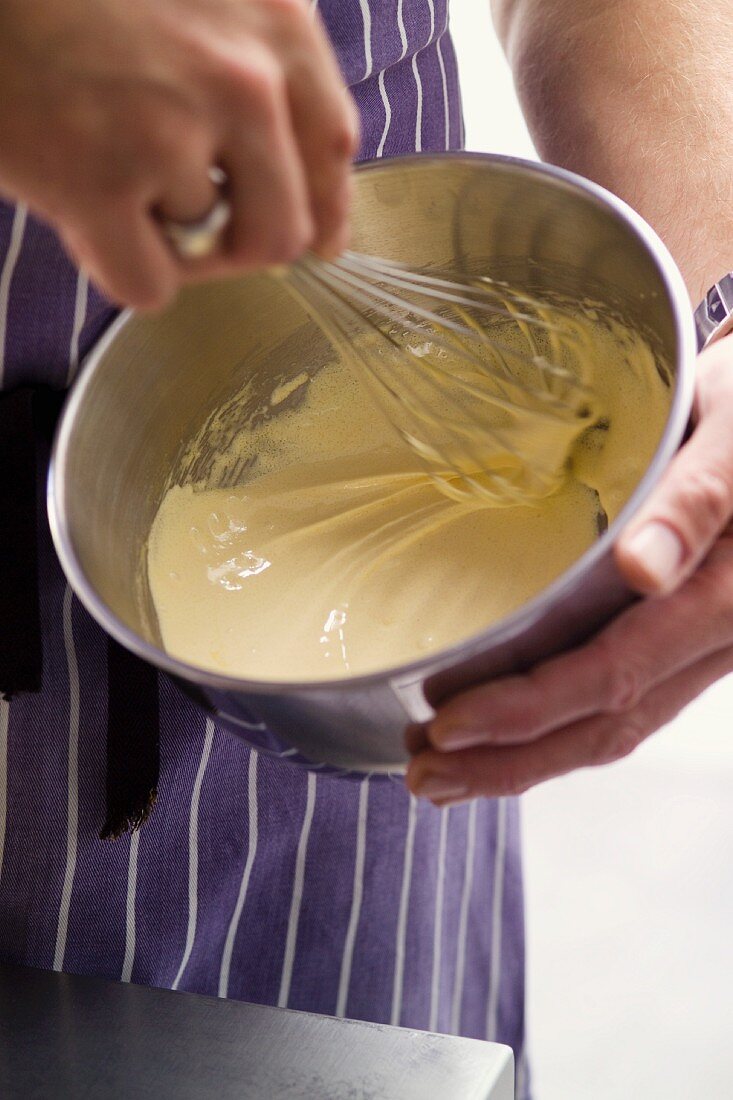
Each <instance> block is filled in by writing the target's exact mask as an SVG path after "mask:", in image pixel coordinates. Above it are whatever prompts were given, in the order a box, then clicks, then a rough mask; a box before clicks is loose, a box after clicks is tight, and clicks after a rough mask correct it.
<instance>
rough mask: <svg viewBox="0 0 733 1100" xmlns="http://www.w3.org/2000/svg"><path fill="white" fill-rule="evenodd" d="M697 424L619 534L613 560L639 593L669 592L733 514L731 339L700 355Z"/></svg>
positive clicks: (702, 553) (732, 339)
mask: <svg viewBox="0 0 733 1100" xmlns="http://www.w3.org/2000/svg"><path fill="white" fill-rule="evenodd" d="M697 410H698V416H699V420H698V425H697V427H696V429H695V431H694V433H693V435H692V437H691V439H690V441H689V442H688V443H687V444H686V445H685V446H684V447H683V448H682V450H681V451H680V453H679V454H678V456H677V457H676V458H675V459H674V461H673V462H672V464H671V465H670V467H669V470H668V471H667V473H666V474H665V476H664V477H663V479H662V481H661V482H660V484H659V486H658V488H657V489H656V491H655V492H654V494H653V495H652V497H651V499H650V500H649V501H648V502H647V504H646V505H645V506H644V507H643V508H642V510H641V511H640V513H639V515H638V516H636V517H635V518H634V520H633V521H632V523H631V524H630V525H629V527H628V529H627V530H626V531H624V532H623V534H622V536H621V538H620V540H619V543H618V546H617V549H616V556H617V561H618V565H619V567H620V569H621V571H622V572H623V574H624V576H625V578H626V579H627V581H628V583H629V584H630V585H631V586H632V587H633V588H634V589H635V590H636V591H638V592H641V593H644V594H648V595H659V594H663V593H665V592H670V591H671V590H672V589H673V588H675V587H677V586H678V585H679V584H680V583H681V582H682V581H683V580H684V579H685V578H686V577H688V576H690V574H691V573H692V572H693V571H694V570H695V568H696V567H697V565H698V564H699V563H700V561H702V559H703V558H704V557H705V555H706V554H707V552H708V551H709V549H710V547H711V546H712V544H713V542H714V541H715V539H716V538H717V536H718V535H719V534H720V532H721V531H722V530H723V528H724V527H726V526H727V524H728V523H729V522H730V520H731V516H732V515H733V338H731V337H728V338H727V339H725V340H722V341H721V342H720V343H719V344H716V345H714V346H713V347H712V348H710V349H709V350H708V351H706V352H704V353H703V354H702V355H701V356H700V359H699V375H698V394H697Z"/></svg>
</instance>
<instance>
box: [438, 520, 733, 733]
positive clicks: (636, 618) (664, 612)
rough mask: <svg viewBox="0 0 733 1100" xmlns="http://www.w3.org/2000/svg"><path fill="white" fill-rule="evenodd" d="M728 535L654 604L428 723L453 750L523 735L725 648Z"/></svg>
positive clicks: (619, 710) (617, 708) (611, 701)
mask: <svg viewBox="0 0 733 1100" xmlns="http://www.w3.org/2000/svg"><path fill="white" fill-rule="evenodd" d="M732 557H733V545H731V540H726V541H725V542H724V543H721V545H720V547H719V548H716V552H715V556H714V558H713V559H711V562H710V563H709V565H706V567H705V571H704V572H702V573H700V574H699V575H698V576H696V577H693V578H692V579H691V580H690V581H688V583H687V584H686V585H684V586H683V588H681V589H680V590H679V591H678V592H676V593H673V594H672V595H671V596H668V597H666V598H665V599H664V600H660V601H653V602H652V601H644V602H639V603H637V604H634V605H633V606H632V607H631V608H629V609H628V610H627V611H625V612H624V613H623V614H622V615H620V616H619V617H618V618H617V619H614V620H613V621H612V622H611V623H610V624H609V625H608V626H607V627H605V629H604V630H603V631H601V633H600V634H598V635H596V636H595V637H594V638H593V639H592V640H591V641H590V642H588V643H587V644H586V645H584V646H581V647H580V648H578V649H575V650H571V651H570V652H568V653H563V654H561V655H560V656H559V657H555V658H552V659H551V660H549V661H545V662H543V663H542V664H540V665H538V666H537V667H536V668H535V669H533V670H532V671H531V672H529V673H527V674H525V675H521V676H508V677H504V678H502V679H500V680H495V681H493V682H491V683H488V684H484V685H482V686H481V687H477V688H474V689H473V690H471V691H467V692H464V693H462V694H461V695H457V696H456V697H455V698H453V699H451V700H449V701H448V702H447V703H445V704H444V705H443V706H442V707H440V708H439V710H438V713H437V715H436V717H435V718H434V719H433V721H432V722H431V723H430V724H429V726H428V731H427V732H428V737H429V739H430V742H431V743H432V744H433V745H434V746H435V747H436V748H439V749H443V750H454V749H460V748H468V747H470V746H474V745H480V744H494V745H506V744H518V743H521V742H525V741H533V740H536V739H537V738H539V737H542V736H543V735H544V734H546V733H548V732H549V731H551V730H553V729H557V728H559V727H561V726H564V725H567V724H569V723H571V722H576V721H578V720H579V719H581V718H584V717H586V716H588V715H591V714H596V713H603V714H610V715H618V714H624V713H627V712H629V711H630V710H631V709H633V707H634V706H635V705H636V704H637V703H638V702H639V700H640V699H641V698H643V697H644V695H645V694H646V693H647V692H648V691H649V689H650V688H652V687H654V686H655V685H656V684H658V683H661V682H663V681H665V680H667V679H668V678H669V677H670V676H672V675H674V674H675V673H676V672H678V671H679V670H681V669H683V668H684V667H685V666H686V665H689V664H690V663H691V662H692V661H695V660H698V659H700V658H702V657H705V656H707V655H708V654H710V653H714V652H715V651H717V650H719V649H721V648H723V647H724V646H727V645H728V644H733V583H732V579H733V578H732V575H731V574H732V572H733V570H732V568H731V558H732Z"/></svg>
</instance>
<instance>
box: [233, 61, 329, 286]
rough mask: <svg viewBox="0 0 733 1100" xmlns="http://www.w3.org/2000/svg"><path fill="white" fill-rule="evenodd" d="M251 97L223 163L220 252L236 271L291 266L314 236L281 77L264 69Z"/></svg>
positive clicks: (305, 187) (251, 89) (274, 69)
mask: <svg viewBox="0 0 733 1100" xmlns="http://www.w3.org/2000/svg"><path fill="white" fill-rule="evenodd" d="M249 95H250V98H249V101H248V103H247V111H246V114H245V115H244V116H243V117H247V118H248V123H247V125H246V127H245V125H244V123H243V124H242V125H241V127H238V128H237V130H235V131H233V132H231V133H230V135H229V142H228V145H227V147H226V148H225V149H224V150H223V153H222V157H221V162H222V167H223V168H224V171H225V172H226V175H227V180H228V184H227V193H228V197H229V200H230V202H231V205H232V220H231V225H230V227H229V229H228V231H227V234H226V238H225V242H224V248H223V252H224V256H225V260H226V261H228V262H229V264H230V265H231V266H234V267H236V268H237V269H238V270H247V269H250V268H256V267H262V266H267V265H268V264H278V263H290V262H291V261H292V260H295V259H296V258H297V257H298V256H299V255H301V253H302V252H303V251H305V249H306V248H307V247H308V246H309V244H310V242H311V240H312V239H313V233H314V225H313V219H312V215H311V210H310V202H309V196H308V188H307V183H306V178H305V171H304V167H303V162H302V158H301V155H300V152H299V150H298V147H297V143H296V141H295V136H294V134H293V131H292V126H291V121H290V108H289V104H288V100H287V88H286V85H285V83H284V80H283V78H282V75H281V74H280V73H279V72H278V70H277V69H276V68H274V67H271V68H268V67H266V66H264V67H263V69H262V72H261V73H260V74H259V76H258V79H257V81H256V82H255V84H254V85H253V86H252V87H251V88H250V89H249Z"/></svg>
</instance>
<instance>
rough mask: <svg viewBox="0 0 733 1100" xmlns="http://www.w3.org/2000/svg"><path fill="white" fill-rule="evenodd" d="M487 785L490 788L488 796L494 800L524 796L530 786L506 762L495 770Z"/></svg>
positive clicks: (516, 770) (515, 769)
mask: <svg viewBox="0 0 733 1100" xmlns="http://www.w3.org/2000/svg"><path fill="white" fill-rule="evenodd" d="M489 785H490V787H491V790H490V794H491V795H492V797H494V798H513V797H514V796H516V795H520V794H524V792H525V791H526V790H528V788H529V786H530V784H528V783H527V781H526V779H525V778H524V776H522V775H520V773H519V771H518V769H517V768H515V767H512V766H511V765H509V764H508V763H507V762H504V764H503V765H502V767H500V768H496V770H495V772H494V773H493V774H492V776H491V782H490V784H489Z"/></svg>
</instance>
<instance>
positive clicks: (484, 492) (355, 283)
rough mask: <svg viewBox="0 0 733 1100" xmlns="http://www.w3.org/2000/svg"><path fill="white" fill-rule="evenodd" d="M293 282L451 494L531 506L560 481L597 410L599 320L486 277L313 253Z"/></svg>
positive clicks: (292, 274)
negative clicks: (594, 370)
mask: <svg viewBox="0 0 733 1100" xmlns="http://www.w3.org/2000/svg"><path fill="white" fill-rule="evenodd" d="M284 278H285V279H286V281H287V284H288V286H289V288H290V290H291V291H292V292H293V293H294V294H295V296H296V297H297V298H298V299H299V300H300V301H301V303H302V304H303V305H304V307H305V308H306V309H307V311H308V312H309V314H310V315H311V317H312V318H313V319H314V320H315V321H316V323H317V324H318V325H319V327H320V328H321V329H322V331H323V332H324V333H325V334H326V335H327V336H328V337H329V339H330V340H331V341H332V343H333V344H334V345H335V346H336V347H337V349H338V350H340V351H341V352H342V354H343V355H344V356H346V357H347V359H353V358H356V359H357V360H358V361H359V362H360V364H361V365H362V366H363V368H364V376H365V377H366V378H367V379H368V381H369V382H370V384H371V386H372V390H373V392H374V394H375V396H376V398H377V400H378V401H379V403H380V404H381V406H382V409H383V411H384V413H385V415H386V416H387V417H388V419H389V420H390V422H391V423H392V425H393V426H394V427H395V428H396V429H397V431H398V432H399V433H400V435H401V436H402V437H403V439H405V440H406V442H407V443H408V444H409V446H410V447H411V448H412V449H413V451H414V452H415V453H417V454H418V455H419V456H420V458H421V459H422V461H423V463H424V464H425V466H426V468H427V470H428V472H429V473H430V475H431V477H433V479H434V480H435V481H436V483H437V484H438V486H439V488H440V489H441V490H442V491H443V492H444V493H446V494H447V495H449V496H451V497H453V498H455V499H458V500H467V499H471V498H473V499H474V500H475V498H476V497H479V498H481V499H484V500H487V501H490V502H491V503H493V504H515V503H527V502H530V501H531V500H533V499H538V498H541V497H544V496H547V495H548V494H549V493H551V492H553V491H554V490H555V489H556V488H557V487H558V486H559V485H560V483H561V482H562V480H563V479H564V476H565V472H566V468H567V460H568V456H569V453H570V450H571V448H572V445H573V443H574V441H575V440H576V439H577V437H578V436H579V435H580V434H581V433H582V432H583V431H584V430H585V429H586V428H587V427H588V426H589V425H590V424H591V423H592V422H593V420H594V419H595V417H596V415H597V410H595V408H594V401H593V393H592V389H591V386H590V379H589V377H588V367H589V364H590V362H592V358H591V355H590V351H591V346H592V334H591V329H590V325H589V324H588V323H587V322H584V321H583V319H582V318H581V317H580V316H579V315H578V314H577V313H576V312H572V311H570V310H569V309H568V308H567V307H566V306H562V305H555V304H552V305H550V304H549V303H548V302H540V301H538V300H536V299H534V298H532V297H531V296H530V295H527V294H524V293H520V292H518V291H516V290H514V289H513V288H512V287H511V286H509V285H508V284H507V283H504V282H501V281H496V280H493V279H491V278H489V277H488V276H473V275H470V276H469V275H465V276H464V275H458V276H457V275H456V274H455V273H448V272H444V271H436V270H432V269H431V270H430V271H415V270H412V269H410V268H408V267H406V266H404V265H402V264H399V263H395V262H393V261H390V260H383V259H378V258H376V257H373V256H366V255H362V254H360V253H356V252H345V253H344V254H343V255H342V256H341V257H339V259H337V260H335V261H333V262H328V261H324V260H321V259H319V258H317V257H315V256H308V257H306V258H305V259H303V260H301V261H299V262H298V263H297V264H296V265H295V266H294V267H292V268H290V269H288V271H287V272H285V273H284Z"/></svg>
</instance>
